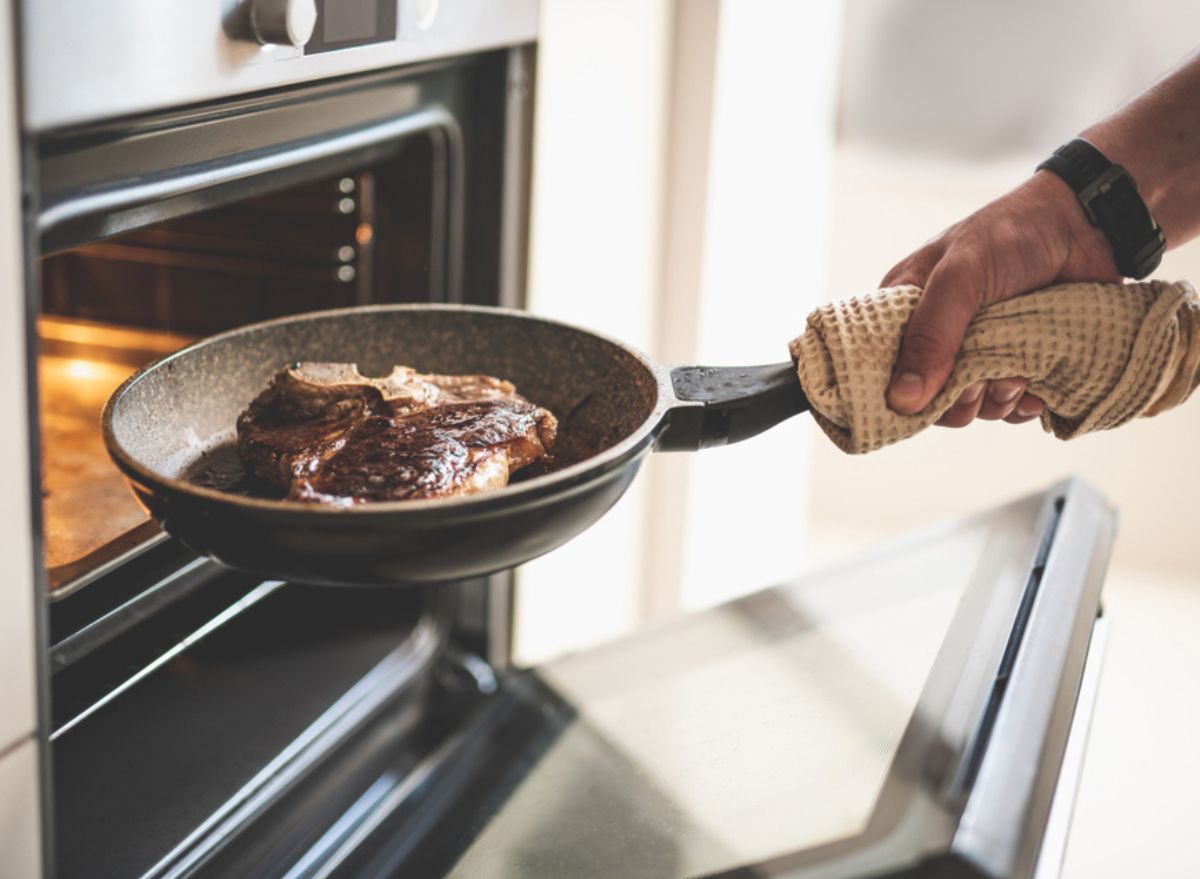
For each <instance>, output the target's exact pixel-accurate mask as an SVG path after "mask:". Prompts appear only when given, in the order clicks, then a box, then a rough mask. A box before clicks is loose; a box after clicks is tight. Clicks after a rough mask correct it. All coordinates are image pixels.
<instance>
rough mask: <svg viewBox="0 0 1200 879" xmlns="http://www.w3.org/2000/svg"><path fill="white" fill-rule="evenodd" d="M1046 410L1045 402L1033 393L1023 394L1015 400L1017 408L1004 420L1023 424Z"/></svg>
mask: <svg viewBox="0 0 1200 879" xmlns="http://www.w3.org/2000/svg"><path fill="white" fill-rule="evenodd" d="M1045 411H1046V404H1045V403H1044V402H1043V401H1042V400H1041V399H1040V398H1038V397H1035V396H1033V394H1025V395H1023V396H1022V397H1021V399H1020V400H1019V401H1017V408H1016V409H1014V410H1013V413H1012V414H1011V415H1009V416H1008V417H1007V418H1005V419H1004V420H1005V421H1007V422H1008V423H1009V424H1024V423H1025V422H1026V421H1033V419H1035V418H1037V417H1039V416H1040V415H1041V414H1042V413H1043V412H1045Z"/></svg>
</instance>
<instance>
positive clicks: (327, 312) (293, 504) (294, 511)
mask: <svg viewBox="0 0 1200 879" xmlns="http://www.w3.org/2000/svg"><path fill="white" fill-rule="evenodd" d="M404 311H411V312H465V313H476V314H488V315H498V316H500V317H504V318H512V319H516V320H522V321H530V322H534V323H539V324H550V325H553V326H558V327H562V328H564V329H567V330H572V331H574V332H578V333H581V334H583V335H586V336H590V337H592V338H594V339H599V340H600V341H603V342H606V343H608V344H610V345H612V346H613V347H614V348H616V349H618V350H621V351H623V352H625V353H627V354H629V355H630V356H632V357H633V358H634V359H635V360H636V361H637V362H638V363H639V364H641V366H643V367H644V368H645V369H646V372H647V374H648V376H649V377H650V378H651V379H652V380H653V381H654V383H655V386H656V387H657V393H656V395H655V399H654V403H653V405H652V406H651V408H650V412H649V414H648V415H647V416H646V418H644V419H643V420H642V421H641V422H640V423H639V424H638V425H637V427H635V428H634V429H633V430H632V431H631V432H630V433H629V434H628V435H627V436H625V437H624V438H623V439H621V440H620V441H619V442H617V443H615V444H614V445H612V446H610V447H609V448H607V449H605V450H604V451H602V452H600V453H598V454H596V455H592V456H591V457H589V458H585V459H584V460H582V461H578V462H576V463H575V464H572V465H570V466H569V467H564V468H563V469H562V470H556V471H555V472H553V473H548V474H545V475H543V476H536V477H534V478H532V479H529V480H527V481H524V482H521V483H518V484H517V485H506V486H504V487H503V488H501V489H498V490H496V491H486V492H480V493H478V494H469V495H461V496H458V497H450V498H427V499H419V500H401V501H372V502H368V503H361V504H355V505H352V506H348V507H337V506H333V505H330V504H321V503H306V502H303V501H291V500H286V499H282V500H275V499H269V498H255V497H248V496H245V495H237V494H232V493H230V492H225V491H220V490H218V489H214V488H206V487H204V486H199V485H195V484H193V483H190V482H187V481H185V480H182V479H177V478H174V477H169V476H165V475H163V474H161V473H159V472H157V471H155V470H153V469H151V468H149V467H147V466H145V465H143V464H142V463H141V462H140V461H138V460H137V459H136V458H134V457H133V456H132V455H131V454H130V453H129V452H128V451H127V450H126V449H125V447H124V446H122V445H121V444H120V442H118V440H117V438H116V434H115V432H114V430H113V423H112V422H113V414H114V411H115V409H116V407H117V406H118V405H119V403H120V401H121V399H122V398H123V397H124V396H125V394H126V393H127V392H128V391H129V390H130V389H131V388H132V387H133V386H134V385H136V384H137V383H138V382H139V381H141V380H142V379H144V378H145V377H147V376H148V375H150V374H151V373H152V372H154V371H156V370H158V369H160V368H162V367H165V366H166V365H167V364H168V363H170V362H171V361H173V360H175V359H177V358H180V357H183V356H185V355H187V354H190V353H191V352H193V351H196V350H199V349H201V348H204V347H206V346H208V345H213V344H216V343H218V342H222V341H225V340H227V339H230V338H234V337H237V336H239V335H246V334H249V333H252V332H256V331H259V330H262V329H264V328H267V327H271V326H275V325H281V324H288V323H299V322H301V321H305V320H314V319H317V318H329V317H338V316H341V315H345V314H363V313H382V312H404ZM664 369H665V367H662V366H661V365H659V364H657V363H655V361H653V360H651V359H650V358H649V357H648V356H646V355H645V354H644V353H643V352H642V351H640V350H639V349H638V348H636V347H634V346H632V345H629V344H627V343H625V342H622V341H621V340H619V339H616V338H613V337H612V336H609V335H607V334H605V333H599V332H596V331H594V330H590V329H585V328H583V327H580V326H577V325H575V324H572V323H569V322H567V321H561V320H556V319H554V318H545V317H539V316H537V315H535V314H531V313H530V312H527V311H521V310H519V309H515V308H502V307H497V306H489V305H466V304H459V303H440V302H439V303H409V302H404V303H380V304H374V305H354V306H349V307H345V308H330V309H323V310H321V311H309V312H304V313H302V314H295V315H286V316H284V317H278V318H273V319H271V320H265V321H259V322H257V323H252V324H245V325H243V326H240V327H234V328H232V329H229V330H225V331H224V332H221V333H217V334H215V335H212V336H207V337H205V338H203V339H200V340H198V341H196V342H193V343H192V344H191V345H187V346H186V347H184V348H180V349H179V350H178V351H175V352H173V353H171V354H168V355H166V356H165V357H160V358H159V359H158V360H155V361H153V362H152V363H149V364H147V365H146V366H144V367H142V368H141V369H139V370H138V371H137V372H135V373H134V374H133V375H131V376H129V378H127V379H125V381H123V382H122V383H121V384H120V386H119V387H118V388H117V389H116V390H115V391H113V393H112V394H111V395H110V396H109V398H108V400H107V401H106V402H105V404H104V411H103V413H102V414H101V416H100V421H101V431H102V433H103V437H104V444H105V447H106V448H107V450H108V453H109V456H110V457H111V458H112V459H113V461H114V462H115V463H116V464H117V466H118V468H119V469H120V470H121V471H122V472H123V473H124V474H125V475H126V476H127V477H129V478H131V479H134V480H135V481H137V482H139V483H141V484H142V485H144V486H146V487H148V488H150V489H152V490H153V491H154V493H156V494H163V493H165V492H170V493H172V494H175V495H179V494H182V495H185V496H189V497H191V498H193V499H194V500H196V501H208V502H212V503H220V504H228V505H232V506H234V507H237V508H240V509H245V510H258V511H263V512H268V511H269V512H272V513H275V514H279V515H283V516H287V515H303V516H304V517H306V518H308V517H311V516H313V515H319V516H330V517H338V518H341V519H344V518H345V517H346V516H348V515H352V516H372V515H389V516H394V515H397V514H406V513H407V514H412V515H417V514H423V515H426V516H428V515H429V514H436V512H437V511H443V512H444V513H445V514H447V515H454V514H455V513H460V512H464V511H468V510H479V511H480V512H482V511H484V510H486V509H487V508H488V507H491V506H499V505H505V506H507V505H518V504H520V503H521V502H522V501H526V500H534V499H536V498H538V497H541V496H543V495H546V494H550V493H553V492H555V491H557V490H566V489H568V488H570V487H571V486H573V485H575V484H577V483H580V482H584V481H587V480H588V478H589V477H599V476H601V475H603V474H604V473H605V472H607V471H608V470H609V469H611V468H612V467H614V466H619V465H621V464H624V463H626V462H627V461H629V460H631V459H633V458H635V457H637V456H638V455H639V453H641V452H642V451H644V447H646V446H648V445H649V442H648V441H649V440H651V439H652V436H653V433H654V430H655V428H657V427H658V426H659V425H660V424H661V423H662V421H663V416H664V414H665V412H666V410H667V409H668V408H669V405H670V397H669V395H667V394H666V392H665V391H664V378H663V376H664ZM163 490H165V492H164V491H163Z"/></svg>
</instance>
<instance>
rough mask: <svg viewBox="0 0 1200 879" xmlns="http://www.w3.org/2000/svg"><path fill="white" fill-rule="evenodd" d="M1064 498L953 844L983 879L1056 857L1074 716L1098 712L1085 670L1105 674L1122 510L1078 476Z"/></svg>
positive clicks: (1031, 870) (1028, 870)
mask: <svg viewBox="0 0 1200 879" xmlns="http://www.w3.org/2000/svg"><path fill="white" fill-rule="evenodd" d="M1063 497H1064V503H1063V508H1062V514H1061V519H1060V521H1059V525H1058V529H1057V534H1056V535H1055V540H1054V542H1053V544H1052V546H1051V548H1050V552H1049V555H1048V557H1047V558H1046V562H1045V570H1044V573H1043V576H1042V580H1041V583H1040V586H1039V589H1038V592H1037V594H1036V598H1035V599H1034V601H1033V602H1032V606H1031V608H1030V611H1029V616H1028V621H1027V622H1026V625H1025V631H1024V635H1023V637H1022V639H1021V643H1020V649H1019V652H1018V653H1017V655H1016V659H1015V662H1014V663H1013V666H1012V672H1011V676H1010V678H1009V680H1008V682H1007V686H1006V694H1005V696H1004V699H1003V701H1002V703H1001V705H1000V708H999V711H998V712H997V715H996V719H995V724H994V726H993V728H992V731H991V736H990V743H989V746H988V748H987V751H986V753H985V754H984V756H983V758H982V761H981V763H980V765H979V772H978V775H977V777H976V779H975V783H974V784H973V785H972V788H971V793H970V795H969V797H968V800H967V803H966V806H965V808H964V810H963V815H962V819H961V821H960V823H959V827H958V831H957V833H956V834H955V837H954V843H953V846H952V852H953V854H954V855H955V856H956V857H957V858H959V859H961V860H962V861H964V862H966V863H969V864H971V865H973V867H974V868H975V870H977V871H978V873H979V874H980V875H983V876H992V877H1008V876H1033V875H1034V874H1035V870H1037V868H1038V866H1039V854H1040V852H1041V851H1042V850H1043V848H1044V843H1045V846H1048V848H1046V853H1047V856H1048V857H1052V856H1051V855H1050V851H1051V849H1052V848H1053V847H1054V845H1055V840H1054V834H1053V832H1052V830H1053V828H1051V827H1050V826H1049V822H1050V819H1051V817H1053V816H1052V805H1053V803H1054V801H1055V799H1056V792H1057V790H1058V788H1059V787H1060V785H1061V784H1064V783H1065V784H1068V785H1070V784H1074V779H1072V778H1071V777H1070V776H1071V770H1072V766H1071V765H1070V764H1069V762H1068V756H1070V755H1069V754H1068V750H1069V744H1070V736H1071V732H1072V729H1073V728H1074V727H1075V726H1076V725H1077V723H1076V718H1077V717H1078V718H1084V717H1086V715H1087V714H1088V713H1090V710H1091V706H1090V702H1089V701H1088V698H1087V696H1088V693H1087V691H1086V689H1085V684H1086V685H1089V686H1093V687H1094V686H1095V683H1094V680H1090V679H1089V680H1087V681H1085V671H1090V672H1092V678H1094V677H1095V675H1096V674H1097V673H1098V668H1099V657H1098V656H1097V657H1096V661H1094V662H1088V658H1089V649H1090V647H1091V646H1092V643H1093V631H1094V627H1095V624H1096V620H1097V617H1098V615H1099V612H1100V591H1101V588H1102V586H1103V583H1104V576H1105V572H1106V570H1107V567H1108V562H1109V556H1110V554H1111V550H1112V543H1113V538H1114V535H1115V531H1116V514H1115V512H1114V511H1113V509H1112V508H1111V507H1110V506H1109V505H1108V504H1107V503H1106V502H1105V501H1104V499H1103V498H1102V497H1101V496H1100V495H1099V494H1098V493H1096V492H1095V491H1094V490H1093V489H1092V488H1090V487H1089V486H1088V485H1086V484H1085V483H1083V482H1082V481H1080V480H1071V481H1070V482H1068V483H1067V484H1066V485H1065V490H1064V493H1063ZM1060 808H1061V807H1060ZM1058 820H1059V821H1061V820H1062V819H1058ZM1059 832H1061V830H1060V831H1059ZM1047 863H1048V862H1047ZM1042 875H1044V874H1042Z"/></svg>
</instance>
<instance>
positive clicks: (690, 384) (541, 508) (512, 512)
mask: <svg viewBox="0 0 1200 879" xmlns="http://www.w3.org/2000/svg"><path fill="white" fill-rule="evenodd" d="M293 361H334V362H345V363H357V364H358V366H359V369H360V371H361V372H362V373H363V374H364V375H385V374H386V373H388V372H389V371H390V370H391V367H392V366H393V365H397V364H402V365H405V366H412V367H415V368H417V369H419V370H421V371H425V372H441V373H484V374H489V375H495V376H500V377H502V378H506V379H508V380H510V381H512V382H513V383H514V384H515V385H516V386H517V388H518V390H519V391H520V392H521V393H522V394H523V395H524V396H526V397H527V398H529V399H530V400H532V401H534V402H536V403H538V404H539V405H542V406H544V407H546V408H548V409H550V410H551V411H553V412H554V413H555V414H556V415H557V416H558V418H559V421H560V428H559V437H560V438H559V445H558V447H557V451H559V452H561V453H563V454H565V455H566V456H567V457H568V459H569V460H574V461H576V463H572V464H569V465H568V466H566V467H565V468H563V469H561V470H558V471H556V472H553V473H549V474H546V475H543V476H538V477H535V478H532V479H528V480H526V481H520V482H515V483H514V484H512V485H509V486H508V487H506V488H504V489H501V490H499V491H495V492H490V493H485V494H478V495H469V496H465V497H458V498H449V499H445V500H436V499H435V500H418V501H397V502H388V503H370V504H361V505H357V506H354V507H350V508H334V507H327V506H322V505H318V504H311V503H303V502H297V501H286V500H275V499H268V498H264V497H253V496H244V495H241V494H237V493H232V492H230V491H225V490H219V489H216V488H209V487H204V486H203V485H200V484H196V483H195V482H194V481H192V480H191V479H190V478H184V477H185V475H186V474H190V473H192V472H194V471H195V470H196V469H197V465H198V464H200V465H202V464H203V462H204V461H206V460H213V459H215V458H221V457H231V456H229V455H228V454H227V453H228V452H229V448H230V444H231V442H232V440H233V437H234V424H235V422H236V420H237V416H238V414H239V413H240V412H241V411H242V410H243V409H244V408H245V407H246V406H247V405H248V404H249V402H250V401H251V400H252V399H253V398H254V397H255V396H256V395H257V394H258V393H259V392H260V391H261V390H262V389H263V388H264V387H265V386H266V384H267V382H268V381H269V380H270V378H271V377H272V376H273V375H274V374H275V373H276V372H277V371H278V370H279V369H280V368H282V367H283V366H284V365H286V364H288V363H291V362H293ZM805 408H807V403H806V401H805V399H804V395H803V393H802V391H801V389H800V386H799V383H798V381H797V380H796V378H795V372H794V370H792V369H791V366H790V364H779V365H775V366H771V367H752V368H745V369H734V368H724V369H709V368H702V367H680V368H676V369H674V370H672V369H668V368H665V367H661V366H657V365H656V364H654V363H652V362H651V361H649V360H648V359H647V358H646V357H644V356H643V355H642V354H640V353H638V352H637V351H635V350H633V349H632V348H629V347H628V346H625V345H622V344H621V343H619V342H616V341H613V340H610V339H607V338H605V337H603V336H600V335H597V334H595V333H590V332H587V331H586V330H582V329H578V328H575V327H571V326H567V325H565V324H560V323H556V322H554V321H549V320H543V319H540V318H536V317H532V316H530V315H528V314H525V313H522V312H516V311H507V310H502V309H490V308H471V307H461V306H444V305H386V306H370V307H360V308H351V309H341V310H336V311H325V312H317V313H313V314H306V315H301V316H297V317H290V318H283V319H280V320H275V321H270V322H267V323H262V324H255V325H252V326H248V327H243V328H241V329H237V330H233V331H230V332H227V333H223V334H221V335H218V336H214V337H212V338H209V339H206V340H204V341H202V342H199V343H197V344H195V345H192V346H190V347H188V348H185V349H183V350H182V351H179V352H177V353H176V354H173V355H171V356H170V357H167V358H165V359H163V360H160V361H159V362H157V363H155V364H153V365H151V366H149V367H147V368H146V369H144V370H142V371H141V372H139V373H137V374H136V375H134V376H133V377H131V378H130V379H129V380H128V381H127V382H125V384H123V385H122V386H121V387H120V388H119V389H118V390H117V391H116V393H114V394H113V396H112V398H111V399H110V400H109V402H108V405H107V406H106V407H105V410H104V415H103V428H104V437H105V442H106V443H107V445H108V448H109V452H110V453H111V455H112V457H113V459H114V460H115V461H116V463H117V465H118V466H119V467H120V468H121V470H122V471H123V473H124V474H125V475H126V477H127V478H128V479H129V482H130V485H131V487H132V489H133V491H134V493H135V494H136V495H137V496H138V498H139V499H140V500H141V501H142V503H143V504H145V506H146V507H147V508H148V509H149V510H150V512H151V514H152V515H153V516H154V517H155V518H156V519H157V520H158V521H159V522H160V523H161V524H162V525H163V527H164V528H165V529H166V530H167V531H168V532H170V533H171V534H173V535H175V536H176V537H178V538H179V539H180V540H182V541H183V542H184V543H186V544H187V545H188V546H190V547H191V548H193V549H194V550H196V551H197V552H200V553H203V554H205V555H208V556H211V557H212V558H215V559H217V560H218V561H221V562H224V563H225V564H228V565H231V566H233V567H237V568H242V569H245V570H248V571H253V572H255V573H257V574H260V575H262V576H265V577H273V578H278V579H286V580H297V581H304V582H310V583H322V584H328V585H383V584H388V585H419V584H425V583H430V582H437V581H445V580H458V579H463V578H466V577H472V576H479V575H483V574H487V573H491V572H494V571H497V570H501V569H504V568H508V567H512V566H514V565H517V564H520V563H521V562H524V561H528V560H529V559H531V558H534V557H536V556H538V555H541V554H542V553H545V552H548V551H549V550H551V549H554V548H555V547H557V546H559V545H561V544H562V543H564V542H566V541H567V540H569V539H570V538H571V537H573V536H575V535H576V534H578V533H579V532H581V531H583V530H584V529H585V528H587V527H588V526H589V525H591V524H592V523H593V522H594V521H596V519H598V518H599V517H600V516H602V515H603V514H604V513H605V512H606V511H607V510H608V509H609V508H610V507H611V506H612V505H613V504H614V503H616V501H617V499H618V498H619V497H620V496H621V494H622V493H623V492H624V491H625V489H626V488H627V487H628V486H629V483H630V482H631V481H632V480H633V478H634V476H635V475H636V472H637V468H638V466H639V465H640V463H641V461H642V459H643V458H644V457H645V455H646V454H647V453H649V452H650V451H651V450H652V449H654V448H656V447H657V448H664V449H696V448H700V447H702V446H705V445H714V444H721V443H724V442H733V441H737V440H738V439H742V438H744V437H746V436H750V435H752V434H754V433H757V432H759V431H760V430H763V429H765V428H766V427H769V426H771V425H772V424H774V423H776V422H778V421H780V420H782V419H783V418H786V417H788V416H790V415H792V414H794V413H796V412H799V411H802V410H803V409H805ZM518 475H519V474H518Z"/></svg>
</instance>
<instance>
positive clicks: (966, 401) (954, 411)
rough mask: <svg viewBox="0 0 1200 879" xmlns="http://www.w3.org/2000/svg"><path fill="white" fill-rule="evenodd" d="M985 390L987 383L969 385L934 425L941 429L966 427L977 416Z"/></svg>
mask: <svg viewBox="0 0 1200 879" xmlns="http://www.w3.org/2000/svg"><path fill="white" fill-rule="evenodd" d="M986 389H987V382H976V383H975V384H973V385H971V386H970V387H969V388H967V389H966V390H964V391H963V392H962V393H961V394H960V395H959V397H958V400H957V401H956V402H955V404H954V405H953V406H951V407H950V408H949V409H947V410H946V412H945V413H944V414H943V415H942V417H941V418H939V419H938V420H937V422H936V423H937V424H939V425H941V426H942V427H966V426H967V425H968V424H970V423H971V422H972V421H974V420H975V416H976V415H978V414H979V407H980V406H981V405H982V404H983V396H984V394H983V392H984V391H985V390H986Z"/></svg>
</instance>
